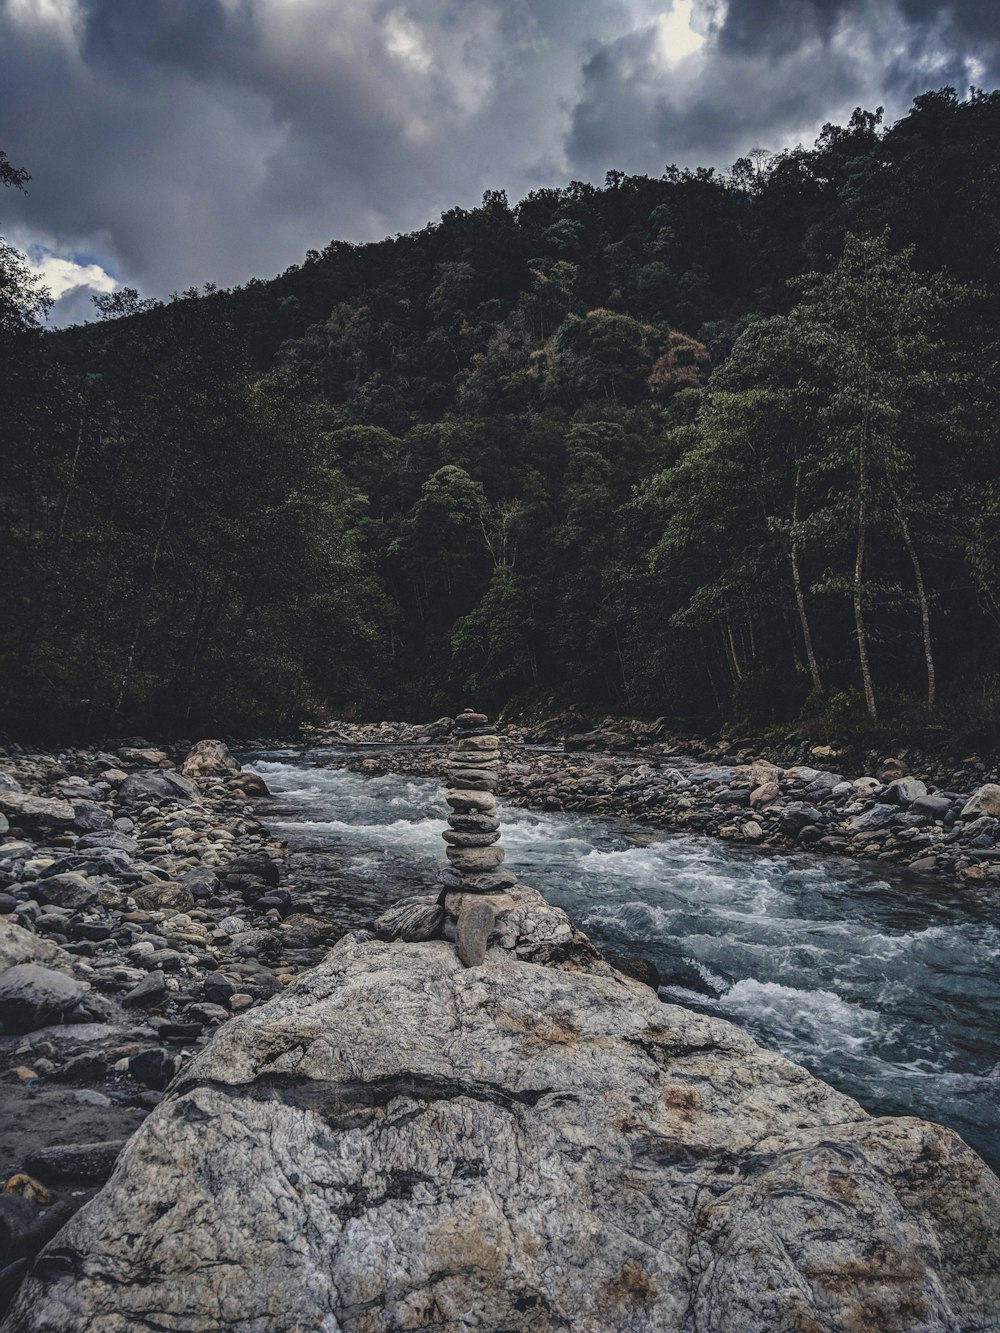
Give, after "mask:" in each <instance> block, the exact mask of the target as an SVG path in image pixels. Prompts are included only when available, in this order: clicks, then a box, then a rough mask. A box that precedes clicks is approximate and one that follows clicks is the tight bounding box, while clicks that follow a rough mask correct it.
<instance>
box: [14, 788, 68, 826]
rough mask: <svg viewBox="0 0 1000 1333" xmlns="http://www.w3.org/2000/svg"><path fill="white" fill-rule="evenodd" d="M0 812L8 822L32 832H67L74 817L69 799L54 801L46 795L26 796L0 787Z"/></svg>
mask: <svg viewBox="0 0 1000 1333" xmlns="http://www.w3.org/2000/svg"><path fill="white" fill-rule="evenodd" d="M0 814H3V815H5V816H6V818H7V819H8V820H9V822H10V823H12V824H18V825H19V826H20V827H21V828H24V829H27V830H28V831H29V832H32V833H67V832H69V831H70V830H71V829H72V827H73V821H74V819H75V818H76V812H75V811H74V809H73V807H72V806H71V805H70V803H69V801H54V800H51V799H50V798H49V797H47V796H27V795H25V793H24V792H18V791H6V790H3V789H0Z"/></svg>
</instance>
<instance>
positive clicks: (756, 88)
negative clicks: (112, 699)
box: [0, 0, 998, 313]
mask: <svg viewBox="0 0 1000 1333" xmlns="http://www.w3.org/2000/svg"><path fill="white" fill-rule="evenodd" d="M689 24H690V26H688V25H689ZM692 28H693V29H694V30H695V32H696V33H697V34H699V35H700V36H695V35H694V33H692V31H691V29H692ZM996 28H997V24H996V19H995V17H994V15H993V5H992V2H991V3H989V4H988V3H985V0H978V2H976V0H966V2H965V3H956V4H953V5H950V6H941V5H933V4H931V3H929V2H928V0H898V3H896V4H887V3H885V2H884V0H731V2H730V3H729V4H728V5H727V4H726V3H725V0H693V5H692V4H691V0H673V5H672V4H671V0H662V3H656V2H655V0H419V2H418V0H0V125H2V127H3V128H2V131H0V134H2V143H0V146H2V147H4V148H5V149H6V151H7V153H8V154H9V156H10V157H11V159H12V160H13V161H15V162H17V163H19V164H24V165H25V166H26V167H27V168H28V169H29V170H30V171H31V172H32V174H33V177H34V179H33V181H32V183H31V188H30V193H29V194H28V195H27V196H25V197H22V196H14V195H13V193H12V192H10V191H8V192H6V195H5V197H3V198H2V199H0V208H2V209H3V210H4V211H3V215H2V216H3V221H4V226H5V229H6V230H7V232H8V234H10V235H11V236H12V237H13V238H14V239H15V240H17V241H18V242H19V243H22V244H28V243H29V242H30V243H38V244H41V245H43V246H45V247H47V248H48V249H49V250H51V251H53V252H55V254H57V255H62V256H71V257H79V256H80V255H81V254H82V255H84V256H85V258H86V260H87V262H89V261H91V260H96V261H98V262H99V263H101V264H103V265H104V267H105V268H108V269H110V270H111V271H113V272H114V273H115V274H116V275H118V276H120V277H121V279H122V280H123V281H126V282H129V283H132V284H134V285H137V286H139V287H141V288H142V289H143V290H144V291H146V292H150V293H155V294H158V295H164V294H166V293H167V292H169V291H170V290H172V289H177V288H183V287H186V286H188V285H189V284H192V283H199V284H200V283H202V282H205V281H208V280H213V281H217V282H220V283H232V282H238V281H243V280H245V279H246V278H248V277H250V276H251V275H254V274H260V275H269V274H271V273H273V272H275V271H277V270H279V269H281V268H282V267H284V266H285V265H287V264H288V263H291V262H294V261H296V260H298V259H300V258H301V256H302V254H303V252H304V251H305V249H307V248H309V247H313V246H322V245H324V244H325V243H326V242H327V241H328V240H329V239H331V238H332V237H334V236H340V237H347V238H350V239H355V240H361V239H368V238H372V237H378V236H381V235H384V234H386V233H387V232H388V233H391V232H394V231H397V230H405V229H409V228H412V227H416V226H421V225H422V224H423V223H424V222H426V221H427V220H428V219H430V218H433V217H435V216H436V215H437V214H438V213H439V212H440V211H441V210H442V209H444V208H447V207H449V206H451V205H452V204H455V203H460V204H465V205H469V204H473V203H475V202H476V201H477V200H478V198H479V196H480V194H481V193H482V191H483V190H484V189H486V188H492V187H497V186H502V187H505V188H507V189H508V191H509V192H510V193H511V195H512V196H517V195H520V194H523V193H524V192H525V191H527V190H528V189H531V188H533V187H535V186H537V185H540V184H556V183H560V182H563V181H565V180H567V179H568V178H569V177H570V176H591V177H594V176H597V177H600V175H602V174H603V172H604V170H606V169H607V168H608V167H612V166H614V167H621V168H623V169H625V170H631V171H659V170H661V169H662V167H663V166H664V165H665V164H666V163H667V162H670V161H677V162H682V163H686V164H690V165H693V164H695V163H698V162H707V163H712V164H718V165H725V164H727V163H729V162H731V161H732V160H733V159H734V158H735V157H736V156H737V155H739V154H740V153H742V152H745V151H747V150H748V149H749V148H751V147H753V146H754V145H755V144H758V143H762V144H765V145H767V146H769V147H772V148H777V147H781V146H782V145H783V144H785V143H788V142H794V141H795V140H796V139H798V138H803V137H804V138H806V139H807V140H808V139H809V138H811V137H812V136H813V135H814V134H815V132H816V130H817V129H818V127H819V126H820V125H821V124H822V123H823V121H825V120H827V119H831V118H840V117H841V116H843V115H849V114H850V111H851V109H852V108H853V107H854V106H855V105H857V104H858V103H863V104H865V105H870V106H875V105H877V104H879V103H882V102H884V103H886V104H887V107H888V108H889V110H890V112H891V113H893V114H901V113H902V112H903V111H904V110H905V108H906V105H907V103H908V101H909V99H910V97H911V96H912V95H913V94H914V93H917V92H920V91H923V90H924V89H925V88H928V87H939V86H941V85H942V84H944V83H954V84H957V85H958V86H959V87H964V86H965V85H966V84H967V83H969V82H975V83H978V84H985V85H986V86H991V85H992V84H994V83H995V82H996V81H997V77H996V76H997V72H998V59H997V41H996V38H997V32H996ZM699 41H700V45H699ZM976 60H978V61H979V64H976V63H975V61H976ZM85 298H86V293H85V292H81V291H77V292H75V293H68V294H67V296H66V297H65V298H64V302H63V304H64V306H65V305H68V304H71V306H72V310H73V312H74V313H78V312H79V310H80V309H83V308H85V304H84V303H85Z"/></svg>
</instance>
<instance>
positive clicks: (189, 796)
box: [118, 768, 201, 804]
mask: <svg viewBox="0 0 1000 1333" xmlns="http://www.w3.org/2000/svg"><path fill="white" fill-rule="evenodd" d="M118 799H119V800H120V801H122V802H124V803H125V804H140V803H142V802H150V801H156V802H159V801H191V802H200V801H201V796H200V795H199V793H198V788H197V787H196V786H195V785H194V783H193V782H192V781H191V780H190V778H186V777H184V776H183V775H182V774H180V773H175V772H172V771H170V770H168V769H162V768H150V769H145V770H144V771H142V772H139V773H130V774H129V775H128V777H127V778H126V779H125V781H124V782H123V783H122V784H121V786H120V787H119V788H118Z"/></svg>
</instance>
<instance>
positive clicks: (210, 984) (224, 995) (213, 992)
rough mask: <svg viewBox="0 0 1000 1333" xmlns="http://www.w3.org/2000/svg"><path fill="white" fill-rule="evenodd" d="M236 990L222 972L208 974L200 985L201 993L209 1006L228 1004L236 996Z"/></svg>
mask: <svg viewBox="0 0 1000 1333" xmlns="http://www.w3.org/2000/svg"><path fill="white" fill-rule="evenodd" d="M236 989H237V988H236V986H235V985H234V984H233V982H231V981H230V980H229V978H228V977H227V976H225V975H224V974H223V973H222V972H210V973H209V974H208V976H207V977H206V978H205V980H204V982H203V983H202V991H203V992H204V995H205V999H206V1000H207V1001H208V1003H209V1004H228V1003H229V1001H230V999H232V997H233V996H234V995H235V994H236Z"/></svg>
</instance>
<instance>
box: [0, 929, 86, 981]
mask: <svg viewBox="0 0 1000 1333" xmlns="http://www.w3.org/2000/svg"><path fill="white" fill-rule="evenodd" d="M18 963H45V964H47V965H48V966H49V967H54V968H56V969H57V970H60V971H64V972H70V971H71V970H72V964H73V960H72V958H70V957H69V955H68V954H66V953H64V952H63V950H62V949H60V948H59V947H58V946H57V945H55V944H51V943H50V942H49V941H48V940H43V939H40V938H39V937H38V936H37V935H36V934H35V933H34V932H33V931H30V930H25V929H24V927H23V926H19V925H17V924H16V923H15V922H13V921H3V922H0V973H3V972H6V971H7V969H8V968H11V967H15V966H16V965H17V964H18Z"/></svg>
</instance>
